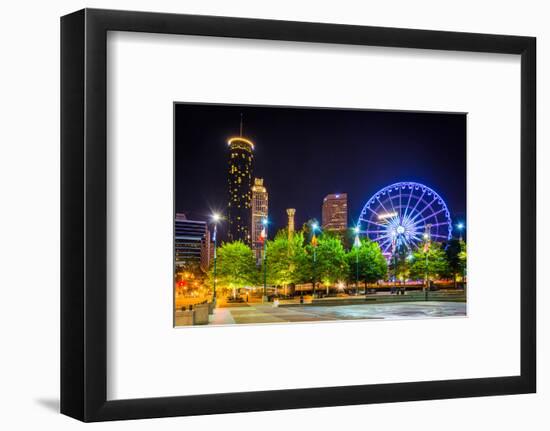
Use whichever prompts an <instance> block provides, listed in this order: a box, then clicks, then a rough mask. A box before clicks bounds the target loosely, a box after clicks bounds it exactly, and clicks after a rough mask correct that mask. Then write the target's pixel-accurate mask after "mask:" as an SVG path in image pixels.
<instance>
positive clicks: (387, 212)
mask: <svg viewBox="0 0 550 431" xmlns="http://www.w3.org/2000/svg"><path fill="white" fill-rule="evenodd" d="M376 199H377V200H378V203H379V204H380V205H382V208H384V211H386V214H389V211H388V209H387V208H386V207H385V205H384V204H383V203H382V201H381V200H380V198H379V197H376ZM390 201H391V199H390ZM377 215H378V214H377Z"/></svg>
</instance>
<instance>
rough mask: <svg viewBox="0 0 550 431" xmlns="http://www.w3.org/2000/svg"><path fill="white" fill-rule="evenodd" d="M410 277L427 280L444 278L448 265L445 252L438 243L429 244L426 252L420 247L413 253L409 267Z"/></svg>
mask: <svg viewBox="0 0 550 431" xmlns="http://www.w3.org/2000/svg"><path fill="white" fill-rule="evenodd" d="M409 271H410V276H411V278H413V279H417V280H418V279H423V278H425V277H426V275H427V276H428V279H430V280H433V279H434V278H437V277H440V276H444V275H445V274H448V272H449V264H448V262H447V255H446V254H445V250H443V248H442V247H441V244H440V243H438V242H431V243H430V245H429V247H428V250H427V251H426V252H425V251H424V246H423V245H421V246H420V247H419V248H418V249H417V250H416V251H415V252H414V253H413V258H412V260H411V262H410V266H409Z"/></svg>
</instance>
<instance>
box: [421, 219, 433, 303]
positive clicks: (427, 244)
mask: <svg viewBox="0 0 550 431" xmlns="http://www.w3.org/2000/svg"><path fill="white" fill-rule="evenodd" d="M431 227H432V225H431V224H427V225H426V232H424V235H423V236H424V241H425V243H424V253H425V254H426V262H425V265H426V267H425V274H426V276H425V284H424V299H425V300H426V301H427V300H428V252H429V250H430V239H431V237H430V229H431Z"/></svg>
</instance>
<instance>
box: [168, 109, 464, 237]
mask: <svg viewBox="0 0 550 431" xmlns="http://www.w3.org/2000/svg"><path fill="white" fill-rule="evenodd" d="M174 112H175V114H174V122H175V123H174V131H175V195H176V196H175V199H176V203H175V210H176V212H184V213H186V214H187V215H188V217H189V218H190V219H194V220H209V216H210V214H211V213H212V212H213V211H218V212H221V213H225V210H226V205H227V157H228V148H227V139H228V138H229V137H231V136H238V135H239V123H240V115H241V113H242V114H243V118H244V128H243V136H244V137H246V138H248V139H250V140H252V141H253V142H254V144H255V149H254V172H253V177H258V178H264V184H265V186H266V188H267V191H268V193H269V220H270V235H269V236H270V237H272V235H273V234H274V232H275V231H277V230H279V229H281V228H284V227H285V226H286V220H287V217H286V208H296V217H295V219H296V228H297V229H299V228H300V227H301V226H302V224H303V223H305V222H306V221H307V220H309V219H311V218H316V219H317V220H319V221H320V220H321V206H322V202H323V198H324V197H325V196H326V195H328V194H330V193H347V194H348V225H349V226H353V225H354V224H355V222H356V221H357V219H358V217H359V213H360V212H361V209H362V208H363V206H364V204H365V203H366V202H367V200H368V199H369V198H370V197H371V196H372V195H374V194H375V193H376V192H377V191H378V190H380V189H382V188H384V187H386V186H388V185H390V184H393V183H396V182H401V181H416V182H420V183H423V184H425V185H426V186H428V187H430V188H432V189H434V190H435V191H436V192H437V193H438V194H439V195H440V196H441V197H442V198H443V199H444V200H445V201H446V203H447V205H448V208H449V211H450V213H451V218H452V220H453V224H456V223H457V222H459V221H461V222H465V221H466V114H463V113H432V112H408V111H370V110H351V109H350V110H347V109H346V110H344V109H319V108H290V107H261V106H250V105H240V106H239V105H211V104H184V103H177V104H175V107H174ZM220 228H221V229H220V233H221V234H222V238H224V234H223V233H224V232H225V229H224V228H223V223H222V226H220Z"/></svg>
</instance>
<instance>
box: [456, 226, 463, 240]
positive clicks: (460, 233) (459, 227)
mask: <svg viewBox="0 0 550 431" xmlns="http://www.w3.org/2000/svg"><path fill="white" fill-rule="evenodd" d="M456 228H457V229H458V232H459V238H458V240H459V241H460V242H462V230H463V229H464V223H462V222H460V223H458V224H457V225H456Z"/></svg>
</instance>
